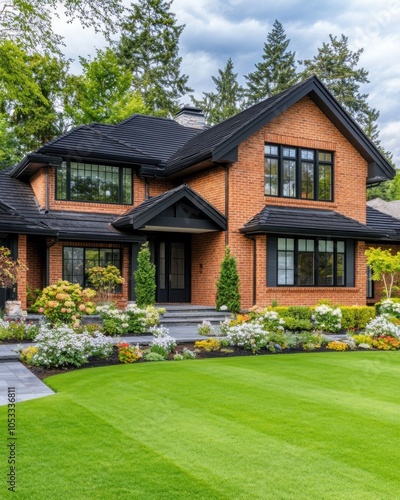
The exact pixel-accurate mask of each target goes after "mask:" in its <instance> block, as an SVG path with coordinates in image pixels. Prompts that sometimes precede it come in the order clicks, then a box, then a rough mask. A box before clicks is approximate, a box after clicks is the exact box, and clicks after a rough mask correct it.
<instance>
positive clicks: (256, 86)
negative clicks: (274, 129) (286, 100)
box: [245, 20, 298, 105]
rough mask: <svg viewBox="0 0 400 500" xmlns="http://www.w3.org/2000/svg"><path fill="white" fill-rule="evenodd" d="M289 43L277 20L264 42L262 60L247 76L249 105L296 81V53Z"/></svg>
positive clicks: (280, 90)
mask: <svg viewBox="0 0 400 500" xmlns="http://www.w3.org/2000/svg"><path fill="white" fill-rule="evenodd" d="M289 43H290V40H288V39H287V38H286V33H285V30H284V28H283V26H282V24H281V23H280V22H279V21H278V20H276V21H275V22H274V24H273V28H272V31H271V32H270V33H268V35H267V42H266V43H264V53H263V55H262V59H263V60H262V62H260V63H258V64H256V65H255V67H256V70H255V71H254V72H253V73H249V74H248V75H247V76H245V78H246V80H247V86H248V88H247V90H246V96H247V104H248V105H251V104H255V103H257V102H259V101H261V100H263V99H266V98H267V97H271V96H273V95H275V94H279V92H282V91H284V90H286V89H287V88H289V87H291V86H292V85H294V84H295V83H296V81H297V79H298V77H297V74H296V65H295V55H296V53H295V52H290V51H288V46H289Z"/></svg>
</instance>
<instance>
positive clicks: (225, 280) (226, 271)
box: [216, 246, 240, 313]
mask: <svg viewBox="0 0 400 500" xmlns="http://www.w3.org/2000/svg"><path fill="white" fill-rule="evenodd" d="M222 306H226V307H227V308H228V311H231V312H234V313H237V312H239V311H240V293H239V274H238V271H237V265H236V259H235V257H234V256H233V255H231V251H230V248H229V247H228V246H227V247H226V248H225V256H224V259H223V261H222V263H221V269H220V274H219V278H218V281H217V301H216V308H217V310H218V311H219V310H220V309H221V307H222Z"/></svg>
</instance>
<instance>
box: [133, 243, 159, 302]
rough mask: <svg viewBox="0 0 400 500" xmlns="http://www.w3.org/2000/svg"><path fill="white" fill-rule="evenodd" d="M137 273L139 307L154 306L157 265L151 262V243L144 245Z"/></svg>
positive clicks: (137, 300)
mask: <svg viewBox="0 0 400 500" xmlns="http://www.w3.org/2000/svg"><path fill="white" fill-rule="evenodd" d="M134 275H135V282H136V286H135V292H136V303H137V305H138V306H139V307H145V306H152V305H154V303H155V301H156V266H155V265H154V264H153V263H152V262H151V256H150V249H149V243H148V242H146V243H144V244H143V245H142V248H141V249H140V251H139V255H138V268H137V271H135V273H134Z"/></svg>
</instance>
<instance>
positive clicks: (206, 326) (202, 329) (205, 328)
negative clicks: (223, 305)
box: [197, 320, 212, 335]
mask: <svg viewBox="0 0 400 500" xmlns="http://www.w3.org/2000/svg"><path fill="white" fill-rule="evenodd" d="M211 331H212V328H211V323H210V322H209V321H206V320H203V322H202V323H201V325H197V333H198V334H199V335H211Z"/></svg>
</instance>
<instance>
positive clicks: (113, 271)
mask: <svg viewBox="0 0 400 500" xmlns="http://www.w3.org/2000/svg"><path fill="white" fill-rule="evenodd" d="M88 275H89V282H90V284H91V286H92V287H93V288H94V289H95V290H96V293H97V297H98V299H99V301H100V302H102V303H108V302H109V301H110V300H111V296H112V294H113V293H115V290H116V288H117V286H119V285H122V284H123V283H124V281H125V280H124V278H123V277H122V276H121V272H120V270H119V269H118V268H117V267H116V266H111V265H108V266H106V267H101V266H94V267H91V268H90V269H89V271H88Z"/></svg>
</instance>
